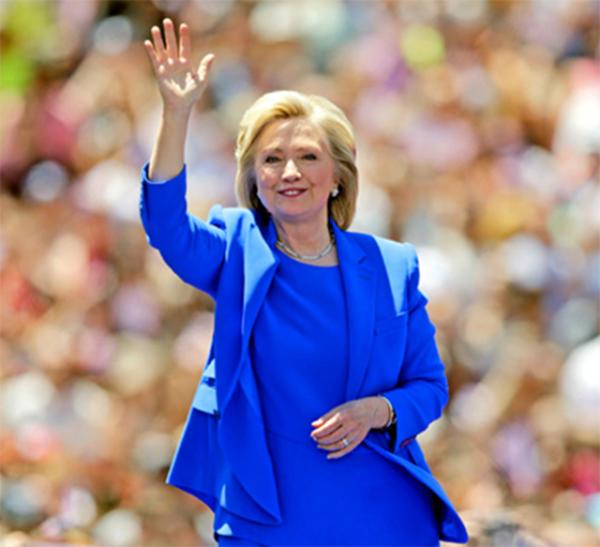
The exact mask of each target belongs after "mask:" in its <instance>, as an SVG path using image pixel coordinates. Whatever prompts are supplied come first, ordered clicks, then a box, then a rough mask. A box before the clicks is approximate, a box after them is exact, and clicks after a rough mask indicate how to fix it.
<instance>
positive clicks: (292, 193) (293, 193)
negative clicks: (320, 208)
mask: <svg viewBox="0 0 600 547" xmlns="http://www.w3.org/2000/svg"><path fill="white" fill-rule="evenodd" d="M304 192H306V188H286V189H285V190H280V191H279V192H277V193H278V194H279V195H281V196H285V197H286V198H295V197H297V196H299V195H301V194H304Z"/></svg>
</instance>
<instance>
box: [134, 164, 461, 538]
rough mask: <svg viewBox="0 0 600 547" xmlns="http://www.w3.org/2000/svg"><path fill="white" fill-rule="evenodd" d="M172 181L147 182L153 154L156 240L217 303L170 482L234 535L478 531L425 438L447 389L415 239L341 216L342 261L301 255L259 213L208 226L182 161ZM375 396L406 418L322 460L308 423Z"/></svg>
mask: <svg viewBox="0 0 600 547" xmlns="http://www.w3.org/2000/svg"><path fill="white" fill-rule="evenodd" d="M161 182H162V184H161V183H159V184H154V183H152V182H150V181H148V179H147V165H146V166H145V167H144V169H143V170H142V196H141V203H140V212H141V217H142V222H143V224H144V228H145V230H146V234H147V238H148V242H149V243H150V245H152V246H153V247H155V248H156V249H158V250H159V251H160V253H161V255H162V256H163V258H164V260H165V261H166V262H167V263H168V264H169V266H170V267H171V268H172V269H173V270H174V271H175V272H176V273H177V274H178V275H179V276H180V277H181V278H182V279H183V280H184V281H186V282H187V283H190V284H191V285H193V286H195V287H197V288H198V289H200V290H203V291H204V292H206V293H208V294H209V295H211V296H212V297H213V298H214V299H215V301H216V310H215V334H214V337H213V343H212V346H211V351H210V354H209V357H208V361H207V363H206V366H205V369H204V373H203V375H202V378H201V381H200V383H199V385H198V388H197V390H196V394H195V396H194V400H193V403H192V407H191V409H190V412H189V415H188V420H187V423H186V426H185V428H184V432H183V435H182V438H181V441H180V443H179V447H178V449H177V452H176V454H175V456H174V459H173V462H172V465H171V469H170V472H169V476H168V478H167V482H168V483H169V484H172V485H175V486H177V487H179V488H181V489H183V490H185V491H187V492H189V493H191V494H193V495H195V496H197V497H198V498H199V499H201V500H202V501H203V502H205V503H206V504H207V505H208V506H209V507H210V508H211V509H213V511H215V531H216V532H217V533H218V534H219V535H220V536H225V538H224V540H223V544H224V545H225V544H228V542H230V543H232V544H233V543H234V542H235V541H236V540H235V538H238V540H237V541H238V542H239V541H248V542H253V543H261V544H266V545H272V544H278V545H298V544H305V545H306V544H311V545H319V544H329V545H349V544H352V545H360V544H362V545H366V544H368V545H374V544H379V545H385V544H387V545H415V544H421V545H434V544H437V543H438V542H439V540H440V539H443V540H446V541H457V542H465V541H467V539H468V537H467V533H466V530H465V528H464V525H463V523H462V521H461V520H460V517H459V516H458V514H457V513H456V511H455V509H454V507H453V506H452V504H451V502H450V501H449V500H448V498H447V496H446V494H445V492H444V491H443V489H442V487H441V486H440V484H439V483H438V482H437V481H436V480H435V478H434V477H433V475H432V474H431V471H430V469H429V467H428V466H427V463H426V461H425V459H424V457H423V453H422V452H421V450H420V448H419V446H418V442H417V441H416V435H417V434H418V433H420V432H422V431H423V430H425V429H426V428H427V426H428V425H429V423H431V422H432V421H433V420H435V419H437V418H438V417H439V416H440V414H441V412H442V409H443V407H444V405H445V404H446V402H447V397H448V389H447V382H446V378H445V374H444V366H443V363H442V362H441V360H440V358H439V355H438V352H437V348H436V346H435V341H434V338H433V337H434V332H435V329H434V327H433V325H432V324H431V322H430V321H429V318H428V316H427V312H426V311H425V304H426V302H427V300H426V298H425V297H424V296H423V295H422V293H421V292H420V291H419V290H418V277H419V275H418V261H417V258H416V254H415V252H414V247H412V246H411V245H409V244H406V243H405V244H399V243H396V242H392V241H389V240H385V239H382V238H376V237H373V236H370V235H366V234H357V233H351V232H347V231H344V230H341V229H340V228H339V227H338V226H337V225H336V224H335V222H333V221H331V227H332V229H333V231H334V235H335V239H336V245H337V252H338V258H339V266H337V267H316V266H310V265H305V264H302V263H299V262H296V261H293V260H292V259H290V258H289V257H287V256H285V255H283V254H282V253H280V252H279V251H277V250H276V249H275V245H274V243H275V240H276V233H275V229H274V226H273V223H272V222H271V221H270V220H269V219H263V218H261V217H260V216H259V215H258V214H257V213H255V212H253V211H249V210H246V209H239V208H230V209H224V208H222V207H220V206H215V207H214V208H213V209H212V210H211V212H210V214H209V220H208V222H204V221H202V220H200V219H197V218H196V217H194V216H193V215H190V214H188V213H187V207H186V203H185V190H186V180H185V167H184V169H183V170H182V172H181V173H179V174H178V175H177V176H176V177H174V178H173V179H171V180H169V181H161ZM376 394H383V395H385V396H386V397H387V398H388V399H389V400H390V402H391V403H392V405H393V406H394V410H395V412H396V415H397V416H398V422H397V424H396V425H395V426H393V427H392V428H390V430H388V431H379V430H371V431H370V432H369V434H368V435H367V437H366V438H365V439H364V441H363V442H362V443H361V444H360V445H359V446H358V447H357V448H356V449H354V450H353V451H352V452H351V453H349V454H348V455H346V456H344V457H342V458H340V459H337V460H327V459H326V458H325V451H322V450H320V449H318V448H317V447H316V444H315V442H314V441H313V440H312V439H311V438H310V437H309V433H310V431H311V430H312V427H311V425H310V422H311V421H312V420H314V419H315V418H317V417H319V416H320V415H322V414H323V413H324V412H326V411H328V410H330V409H331V408H333V407H334V406H337V405H339V404H341V403H343V402H345V401H349V400H353V399H358V398H361V397H367V396H371V395H376ZM227 536H229V537H231V538H233V539H231V540H228V539H226V538H227Z"/></svg>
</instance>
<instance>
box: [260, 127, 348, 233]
mask: <svg viewBox="0 0 600 547" xmlns="http://www.w3.org/2000/svg"><path fill="white" fill-rule="evenodd" d="M325 138H326V137H325V134H324V132H323V130H322V129H321V128H320V127H319V126H318V125H317V124H315V123H314V122H312V121H310V120H308V119H305V118H291V119H284V120H274V121H273V122H271V123H270V124H269V125H267V126H266V127H265V129H264V130H263V132H262V133H261V135H260V137H259V139H258V141H257V147H256V156H255V159H254V172H255V174H256V182H257V190H258V197H259V198H260V200H261V202H262V204H263V205H264V206H265V208H266V209H267V210H268V211H269V213H271V216H272V217H273V220H274V221H275V222H280V223H299V222H301V223H307V222H308V223H314V224H315V227H320V226H326V225H327V202H328V199H329V196H330V195H331V192H332V190H333V189H334V188H335V187H336V186H337V184H336V182H335V176H334V173H335V164H334V161H333V159H332V157H331V155H330V154H329V151H328V149H327V144H326V141H325Z"/></svg>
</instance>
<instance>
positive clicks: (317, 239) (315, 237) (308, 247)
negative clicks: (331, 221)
mask: <svg viewBox="0 0 600 547" xmlns="http://www.w3.org/2000/svg"><path fill="white" fill-rule="evenodd" d="M273 222H274V223H275V228H276V230H277V237H278V238H279V239H280V240H281V241H283V242H284V243H285V244H286V245H287V246H288V247H290V248H291V249H293V250H294V251H296V252H297V253H299V254H302V255H315V254H317V253H319V252H321V251H322V250H323V249H324V248H325V247H326V246H327V244H328V243H329V242H330V241H331V235H330V233H329V225H328V223H327V222H325V223H323V224H319V225H318V226H315V225H314V224H310V225H309V224H288V223H285V222H281V221H278V220H275V219H273Z"/></svg>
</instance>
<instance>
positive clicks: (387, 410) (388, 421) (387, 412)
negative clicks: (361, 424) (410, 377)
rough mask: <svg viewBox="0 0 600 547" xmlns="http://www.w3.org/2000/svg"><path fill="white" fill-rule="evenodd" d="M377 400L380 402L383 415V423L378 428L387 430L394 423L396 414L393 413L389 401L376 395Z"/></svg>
mask: <svg viewBox="0 0 600 547" xmlns="http://www.w3.org/2000/svg"><path fill="white" fill-rule="evenodd" d="M377 398H378V399H379V401H380V402H381V406H382V407H383V408H384V411H383V415H384V417H385V418H384V419H385V421H384V422H383V424H382V425H381V426H380V429H387V428H388V427H390V426H391V425H393V424H395V423H396V413H395V412H394V407H393V406H392V403H391V402H390V400H389V399H388V398H387V397H385V396H384V395H377Z"/></svg>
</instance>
